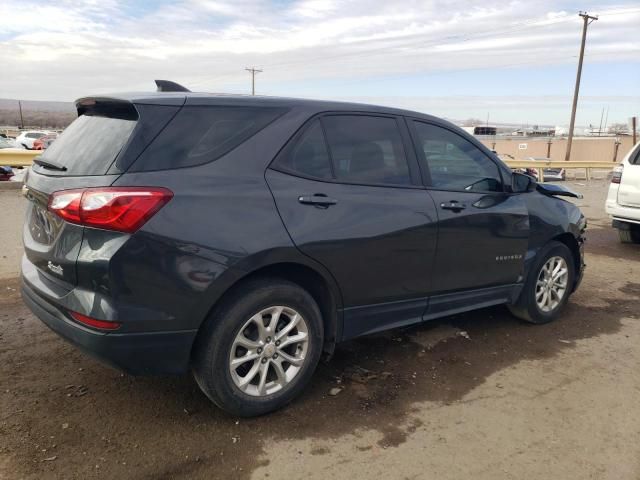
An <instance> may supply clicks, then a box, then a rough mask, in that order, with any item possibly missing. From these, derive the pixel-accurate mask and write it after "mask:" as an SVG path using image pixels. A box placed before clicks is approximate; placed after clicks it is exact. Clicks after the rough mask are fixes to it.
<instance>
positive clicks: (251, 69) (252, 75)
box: [245, 67, 262, 95]
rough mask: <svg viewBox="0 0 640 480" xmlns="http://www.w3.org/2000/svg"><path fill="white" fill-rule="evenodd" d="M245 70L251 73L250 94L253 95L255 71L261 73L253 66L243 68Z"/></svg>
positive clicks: (254, 90)
mask: <svg viewBox="0 0 640 480" xmlns="http://www.w3.org/2000/svg"><path fill="white" fill-rule="evenodd" d="M245 70H246V71H247V72H250V73H251V95H255V94H256V73H261V72H262V70H259V69H257V68H255V67H251V68H249V67H247V68H245Z"/></svg>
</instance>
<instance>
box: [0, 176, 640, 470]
mask: <svg viewBox="0 0 640 480" xmlns="http://www.w3.org/2000/svg"><path fill="white" fill-rule="evenodd" d="M570 186H572V187H573V188H574V189H576V190H579V191H582V192H583V193H584V194H585V199H584V200H582V201H580V202H579V203H580V204H581V206H582V207H583V210H584V211H585V213H586V214H587V216H588V218H589V234H588V243H587V264H588V270H587V273H586V275H585V279H584V282H583V284H582V286H581V288H580V289H579V291H578V292H577V293H576V294H575V295H574V296H573V297H572V298H571V301H570V304H569V305H568V307H567V309H566V313H565V314H564V315H563V317H562V318H561V319H560V320H559V321H557V322H555V323H553V324H550V325H545V326H530V325H526V324H523V323H521V322H518V321H516V320H514V319H513V318H512V317H511V316H510V315H509V314H508V313H507V312H506V310H505V309H504V308H491V309H485V310H480V311H477V312H472V313H468V314H464V315H457V316H454V317H448V318H445V319H441V320H438V321H434V322H430V323H428V324H425V325H421V326H418V327H413V328H409V329H404V330H396V331H392V332H388V333H385V334H382V335H376V336H370V337H366V338H362V339H359V340H356V341H352V342H349V343H346V344H344V345H341V346H340V347H339V349H338V351H337V354H336V356H335V358H334V359H333V360H332V361H331V362H329V363H327V364H323V365H321V367H320V369H319V371H318V372H317V374H316V375H315V377H314V381H313V384H312V385H311V387H310V388H309V389H308V390H307V391H306V393H305V394H304V395H303V396H302V398H300V399H299V400H298V401H297V402H295V403H294V404H293V405H291V406H290V407H289V408H287V409H286V410H284V411H281V412H278V413H275V414H272V415H269V416H266V417H262V418H257V419H252V420H244V419H236V418H232V417H229V416H227V415H225V414H224V413H222V412H221V411H219V410H218V409H216V408H215V407H214V406H213V405H211V404H210V403H209V402H208V401H207V399H206V398H205V397H204V395H202V394H201V393H200V392H199V390H198V388H197V387H196V385H195V383H194V381H193V380H192V379H191V378H190V377H189V376H184V377H178V378H176V377H163V378H158V377H153V378H143V377H131V376H127V375H124V374H121V373H119V372H117V371H114V370H112V369H110V368H108V367H105V366H103V365H101V364H100V363H98V362H96V361H94V360H93V359H91V358H89V357H86V356H85V355H83V354H82V353H80V352H79V351H77V350H76V349H75V348H73V347H71V346H69V345H68V344H66V343H65V342H64V341H63V340H61V339H60V338H58V337H57V336H56V335H54V334H53V333H51V332H50V331H49V330H48V329H47V328H46V327H44V326H43V325H42V324H41V323H40V322H39V321H38V320H36V319H35V318H34V317H33V316H32V315H31V314H30V313H29V311H28V310H27V309H26V307H24V306H23V305H22V303H21V300H20V296H19V292H18V290H17V289H18V280H17V278H16V276H17V267H18V261H17V259H18V257H19V252H20V245H19V236H20V229H21V218H22V215H23V210H24V203H23V200H22V199H21V197H20V196H19V195H18V193H17V192H0V208H1V210H2V212H3V214H2V219H1V220H0V221H1V222H2V223H1V224H0V226H1V228H0V242H1V245H2V248H3V251H2V253H1V257H2V258H1V259H0V382H1V384H0V479H17V478H26V479H43V478H65V479H75V478H77V479H88V478H128V479H155V478H193V479H213V478H225V479H235V478H238V479H248V478H255V479H263V478H288V479H296V478H307V479H316V478H317V479H326V478H340V479H341V478H349V479H350V480H356V479H369V478H393V479H414V478H420V479H431V478H433V479H438V480H446V479H454V478H465V479H466V478H474V479H476V480H477V479H491V480H494V479H496V478H501V479H502V478H507V479H508V478H514V479H516V478H517V479H519V480H521V479H540V478H562V479H564V480H567V479H580V480H584V479H585V478H598V479H609V478H610V479H616V480H621V479H638V478H640V415H638V408H637V406H638V404H640V371H639V370H638V368H637V366H638V364H639V363H640V347H639V346H638V343H637V342H636V340H637V338H638V337H639V335H640V321H638V312H639V311H640V310H639V307H640V246H628V245H621V244H619V243H618V241H617V235H616V233H615V231H613V230H612V229H611V228H610V226H609V221H608V220H607V218H606V215H605V214H604V211H603V203H604V198H605V195H606V188H607V184H606V183H604V182H591V183H590V184H589V185H586V184H584V183H582V184H581V183H576V182H571V183H570ZM336 389H340V390H339V393H337V394H336V395H330V394H329V392H330V391H332V390H333V392H332V393H335V392H336V391H337V390H336Z"/></svg>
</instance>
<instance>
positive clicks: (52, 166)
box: [33, 158, 67, 172]
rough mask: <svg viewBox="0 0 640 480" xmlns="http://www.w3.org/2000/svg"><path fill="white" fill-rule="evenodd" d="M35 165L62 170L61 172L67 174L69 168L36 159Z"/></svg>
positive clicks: (34, 160)
mask: <svg viewBox="0 0 640 480" xmlns="http://www.w3.org/2000/svg"><path fill="white" fill-rule="evenodd" d="M33 163H35V164H36V165H40V166H41V167H44V168H48V169H50V170H60V171H61V172H66V171H67V167H65V166H64V165H60V164H59V163H56V162H52V161H51V160H42V159H41V158H34V159H33Z"/></svg>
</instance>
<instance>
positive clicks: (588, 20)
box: [564, 12, 598, 162]
mask: <svg viewBox="0 0 640 480" xmlns="http://www.w3.org/2000/svg"><path fill="white" fill-rule="evenodd" d="M578 15H580V16H581V17H582V21H583V24H582V43H581V44H580V58H579V59H578V73H577V75H576V86H575V89H574V90H573V105H572V106H571V123H569V138H568V139H567V151H566V153H565V156H564V159H565V161H567V162H568V161H569V160H570V159H571V143H572V142H573V127H574V126H575V124H576V109H577V108H578V93H579V91H580V78H581V77H582V61H583V60H584V46H585V43H586V42H587V27H588V26H589V25H590V24H591V23H592V22H595V21H596V20H598V17H595V16H591V15H589V14H588V13H587V12H580V13H579V14H578Z"/></svg>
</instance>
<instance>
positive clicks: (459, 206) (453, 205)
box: [440, 200, 467, 212]
mask: <svg viewBox="0 0 640 480" xmlns="http://www.w3.org/2000/svg"><path fill="white" fill-rule="evenodd" d="M440 208H441V209H443V210H452V211H454V212H461V211H462V210H464V209H465V208H467V206H466V205H465V204H464V203H458V202H457V201H456V200H451V201H450V202H449V203H441V204H440Z"/></svg>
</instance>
